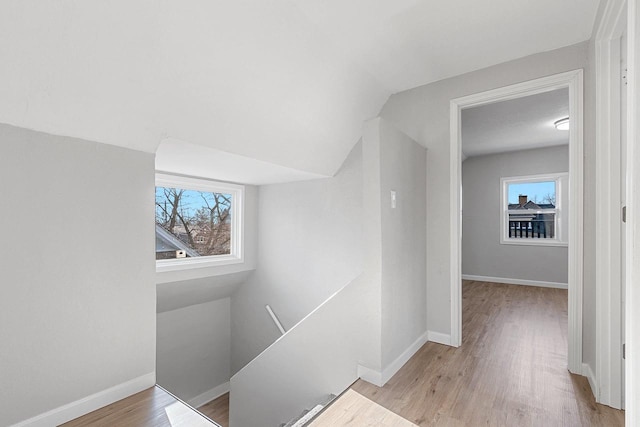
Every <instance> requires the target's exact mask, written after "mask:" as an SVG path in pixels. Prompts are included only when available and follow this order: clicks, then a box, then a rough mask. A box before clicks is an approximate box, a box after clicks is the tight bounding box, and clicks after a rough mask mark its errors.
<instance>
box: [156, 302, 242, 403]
mask: <svg viewBox="0 0 640 427" xmlns="http://www.w3.org/2000/svg"><path fill="white" fill-rule="evenodd" d="M230 307H231V300H230V299H229V298H224V299H221V300H217V301H210V302H206V303H203V304H197V305H192V306H189V307H184V308H180V309H177V310H171V311H166V312H163V313H158V323H157V331H158V335H157V348H156V354H157V368H156V371H157V381H158V384H160V385H161V386H162V387H164V388H166V389H167V390H169V391H170V392H171V393H173V394H175V395H176V396H178V397H179V398H181V399H183V400H186V401H188V400H191V399H193V398H194V397H197V396H199V395H201V394H203V393H205V392H207V391H210V390H212V389H214V388H216V387H219V386H221V385H223V384H225V383H227V382H228V381H229V379H230V377H231V375H230V373H231V312H230Z"/></svg>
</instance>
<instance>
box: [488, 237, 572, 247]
mask: <svg viewBox="0 0 640 427" xmlns="http://www.w3.org/2000/svg"><path fill="white" fill-rule="evenodd" d="M500 244H501V245H517V246H552V247H565V248H566V247H568V246H569V243H567V242H561V241H559V240H536V239H526V238H522V239H503V240H501V241H500Z"/></svg>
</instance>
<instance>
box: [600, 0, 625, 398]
mask: <svg viewBox="0 0 640 427" xmlns="http://www.w3.org/2000/svg"><path fill="white" fill-rule="evenodd" d="M625 12H626V2H625V1H624V0H611V1H608V2H607V3H606V6H605V9H604V12H603V15H602V19H601V21H600V24H599V25H598V28H597V29H596V35H595V39H596V43H595V47H596V61H595V63H596V100H597V104H596V150H597V151H596V153H597V156H596V209H597V210H596V242H598V244H597V245H596V366H595V369H596V372H595V383H596V384H595V387H592V388H593V394H594V396H595V398H596V401H597V402H600V403H603V404H605V405H609V406H612V407H614V408H618V409H620V408H622V403H623V402H622V335H621V331H622V319H621V317H620V307H621V304H622V265H621V263H620V260H621V257H622V251H621V244H622V234H621V229H620V225H621V224H622V197H621V189H622V186H621V179H620V173H619V170H620V155H621V142H622V141H621V134H622V133H621V124H622V123H621V120H620V117H621V108H620V105H621V104H620V103H621V99H622V98H621V87H622V71H623V70H622V69H621V63H620V61H621V58H622V56H621V50H620V49H621V38H622V34H623V33H624V30H625V29H626V24H627V23H626V18H627V16H626V13H625Z"/></svg>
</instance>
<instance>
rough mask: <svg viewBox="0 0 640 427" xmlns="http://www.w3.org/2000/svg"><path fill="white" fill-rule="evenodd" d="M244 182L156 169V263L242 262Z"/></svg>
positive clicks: (161, 267)
mask: <svg viewBox="0 0 640 427" xmlns="http://www.w3.org/2000/svg"><path fill="white" fill-rule="evenodd" d="M243 199H244V187H243V186H241V185H236V184H228V183H222V182H216V181H210V180H206V179H198V178H189V177H182V176H175V175H169V174H161V173H158V174H156V191H155V216H156V218H155V220H156V225H155V227H156V269H157V271H170V270H179V269H188V268H193V267H206V266H214V265H222V264H232V263H238V262H242V260H243V254H242V217H243Z"/></svg>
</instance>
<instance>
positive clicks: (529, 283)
mask: <svg viewBox="0 0 640 427" xmlns="http://www.w3.org/2000/svg"><path fill="white" fill-rule="evenodd" d="M462 280H475V281H478V282H493V283H505V284H507V285H524V286H538V287H541V288H556V289H569V285H567V284H566V283H558V282H540V281H538V280H524V279H509V278H504V277H487V276H474V275H471V274H463V275H462Z"/></svg>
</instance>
